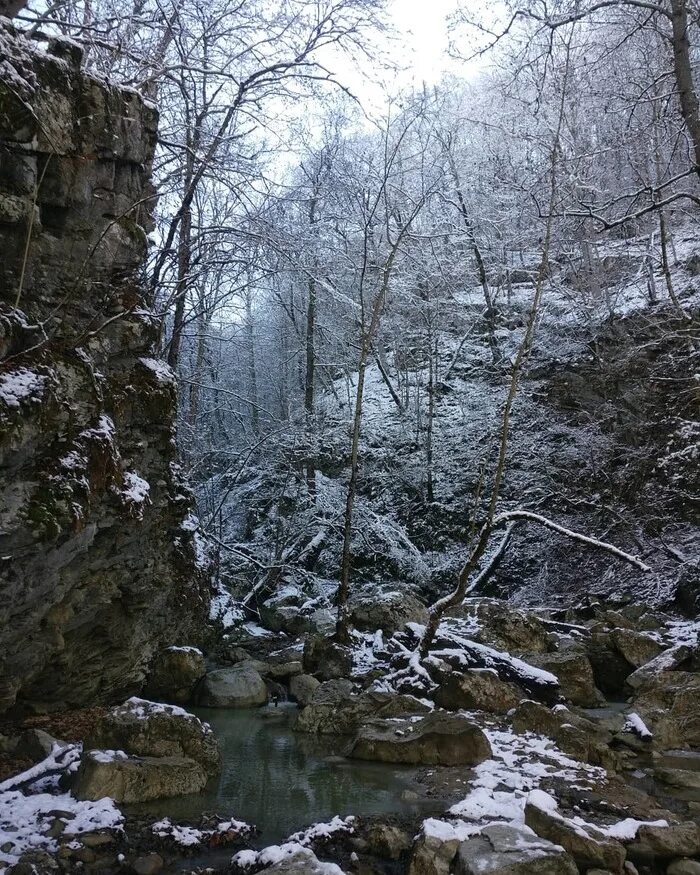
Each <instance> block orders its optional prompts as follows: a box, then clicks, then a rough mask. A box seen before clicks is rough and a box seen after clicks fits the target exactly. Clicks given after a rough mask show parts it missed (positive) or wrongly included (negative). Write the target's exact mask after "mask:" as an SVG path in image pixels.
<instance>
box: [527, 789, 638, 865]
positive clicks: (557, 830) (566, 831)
mask: <svg viewBox="0 0 700 875" xmlns="http://www.w3.org/2000/svg"><path fill="white" fill-rule="evenodd" d="M525 823H526V824H527V826H529V827H530V828H531V829H532V830H533V831H534V832H535V833H536V834H537V835H538V836H539V837H540V838H543V839H547V840H548V841H550V842H553V843H554V844H555V845H561V847H562V848H564V850H565V851H567V852H568V853H569V854H571V856H572V857H573V858H574V860H575V861H576V864H577V865H578V866H579V867H580V868H581V869H584V870H585V869H593V868H599V869H607V870H609V871H611V872H615V873H620V872H622V867H623V864H624V862H625V857H626V853H625V849H624V847H623V846H622V845H621V844H620V842H617V841H615V840H614V839H610V838H607V837H606V836H604V835H603V834H602V833H599V834H598V835H597V836H594V835H590V834H589V831H587V830H585V829H583V828H581V827H577V826H575V825H574V824H572V823H570V822H569V821H568V820H566V819H565V818H563V817H561V816H560V815H559V814H558V812H556V811H546V810H544V809H543V808H541V807H540V806H538V805H533V804H532V803H530V802H528V803H527V804H526V806H525Z"/></svg>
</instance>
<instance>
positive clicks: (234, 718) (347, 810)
mask: <svg viewBox="0 0 700 875" xmlns="http://www.w3.org/2000/svg"><path fill="white" fill-rule="evenodd" d="M192 711H193V713H196V714H197V716H198V717H199V718H200V719H202V720H205V721H206V722H207V723H209V724H211V727H212V729H213V730H214V732H215V734H216V737H217V739H218V741H219V746H220V748H221V759H222V767H221V774H220V775H219V777H218V778H217V779H214V780H213V781H211V782H210V784H209V785H208V786H207V787H206V788H205V790H204V792H202V793H198V794H192V795H189V796H180V797H176V798H171V799H160V800H154V801H152V802H146V803H142V804H139V805H131V806H129V810H130V811H132V812H133V813H134V814H149V815H155V816H156V817H159V818H162V817H169V818H170V819H171V820H173V821H175V822H178V821H196V820H198V819H199V817H200V815H201V814H203V813H204V812H216V813H217V814H219V815H221V816H222V818H230V817H235V818H237V819H238V820H244V821H246V822H248V823H251V824H255V825H256V826H257V827H258V829H259V831H260V833H259V835H258V836H257V837H256V841H255V844H258V845H259V846H260V847H264V846H265V845H270V844H275V843H278V842H280V841H281V840H282V839H284V838H286V837H287V836H288V835H289V834H290V833H292V832H295V831H296V830H300V829H303V828H305V827H307V826H310V825H311V824H312V823H316V822H319V821H328V820H330V819H331V818H332V817H333V816H334V815H336V814H337V815H340V816H345V815H348V814H363V815H372V814H395V815H396V814H398V815H402V814H403V815H423V816H426V817H427V816H429V815H430V814H435V813H438V812H440V811H442V810H443V809H444V803H443V804H441V803H440V800H436V799H429V798H426V797H425V796H424V795H421V789H420V787H419V786H418V784H417V782H416V778H417V773H418V770H417V769H416V768H413V767H410V766H395V765H387V764H383V763H370V762H363V761H361V760H349V759H345V758H344V757H343V756H342V753H343V749H344V747H346V746H347V744H348V739H345V738H332V737H328V736H316V735H306V734H303V733H295V732H294V731H293V730H292V725H293V723H294V719H295V717H296V713H297V708H296V706H295V705H292V704H290V703H281V704H280V705H279V706H277V707H275V706H273V705H268V706H266V707H264V708H257V709H214V708H195V709H192Z"/></svg>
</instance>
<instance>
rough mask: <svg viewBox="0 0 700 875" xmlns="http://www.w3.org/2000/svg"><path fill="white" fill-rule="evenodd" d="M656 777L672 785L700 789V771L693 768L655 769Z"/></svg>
mask: <svg viewBox="0 0 700 875" xmlns="http://www.w3.org/2000/svg"><path fill="white" fill-rule="evenodd" d="M654 777H655V778H656V779H657V780H658V781H663V783H664V784H668V785H669V786H670V787H681V788H683V789H687V790H700V772H694V771H692V770H691V769H667V768H663V767H661V768H657V769H654Z"/></svg>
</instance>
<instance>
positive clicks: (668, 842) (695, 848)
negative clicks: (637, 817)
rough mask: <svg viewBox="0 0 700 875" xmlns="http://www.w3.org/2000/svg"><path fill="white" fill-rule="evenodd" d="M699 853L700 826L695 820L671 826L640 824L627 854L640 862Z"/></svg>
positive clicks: (691, 855) (692, 855) (670, 858)
mask: <svg viewBox="0 0 700 875" xmlns="http://www.w3.org/2000/svg"><path fill="white" fill-rule="evenodd" d="M697 854H700V826H698V824H696V823H693V821H687V822H686V823H677V824H673V825H671V826H651V825H645V826H640V827H639V829H638V830H637V835H636V837H635V839H634V841H632V842H630V844H628V845H627V855H628V856H629V858H630V859H631V860H633V861H634V862H639V863H649V862H656V861H658V860H672V859H674V858H675V857H694V856H696V855H697Z"/></svg>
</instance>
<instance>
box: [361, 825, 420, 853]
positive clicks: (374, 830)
mask: <svg viewBox="0 0 700 875" xmlns="http://www.w3.org/2000/svg"><path fill="white" fill-rule="evenodd" d="M411 844H412V840H411V836H410V835H409V834H408V833H407V832H406V831H405V830H403V829H400V828H399V827H398V826H392V825H391V824H388V823H375V824H373V825H372V826H371V827H370V828H369V830H368V831H367V849H368V851H369V853H371V854H373V855H375V856H377V857H381V858H382V859H383V860H398V859H399V857H400V856H401V855H402V854H403V853H404V852H405V851H407V850H408V849H409V848H410V847H411Z"/></svg>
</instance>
